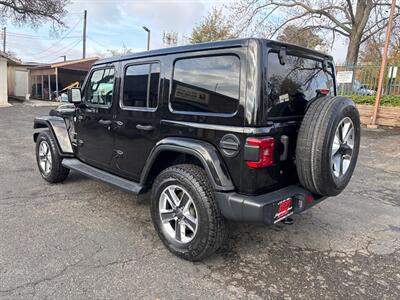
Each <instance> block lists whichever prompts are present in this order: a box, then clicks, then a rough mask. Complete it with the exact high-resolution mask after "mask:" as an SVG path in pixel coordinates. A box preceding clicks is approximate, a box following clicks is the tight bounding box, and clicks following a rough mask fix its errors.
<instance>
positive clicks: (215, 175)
mask: <svg viewBox="0 0 400 300" xmlns="http://www.w3.org/2000/svg"><path fill="white" fill-rule="evenodd" d="M163 151H175V152H179V153H184V154H190V155H193V156H195V157H196V158H198V159H199V160H200V161H201V163H202V165H203V167H204V169H205V170H206V172H207V175H208V176H209V178H210V180H211V183H212V184H213V187H214V188H215V190H217V191H224V192H226V191H233V190H234V189H235V187H234V185H233V183H232V180H231V178H230V175H229V172H228V169H227V168H226V166H225V164H224V162H223V160H222V158H221V157H220V154H219V153H218V150H217V149H216V148H215V147H214V146H213V145H211V144H210V143H207V142H205V141H199V140H195V139H191V138H181V137H168V138H164V139H162V140H161V141H159V142H158V143H157V144H156V145H155V147H154V148H153V150H152V151H151V153H150V155H149V158H148V159H147V161H146V164H145V166H144V168H143V171H142V174H141V176H140V184H141V185H145V183H146V181H147V178H148V175H149V173H150V170H151V168H152V166H153V164H154V162H155V161H156V160H157V157H158V155H159V154H160V153H162V152H163Z"/></svg>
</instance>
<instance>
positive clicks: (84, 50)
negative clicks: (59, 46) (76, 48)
mask: <svg viewBox="0 0 400 300" xmlns="http://www.w3.org/2000/svg"><path fill="white" fill-rule="evenodd" d="M86 23H87V10H86V9H85V12H84V14H83V37H82V39H83V50H82V58H86Z"/></svg>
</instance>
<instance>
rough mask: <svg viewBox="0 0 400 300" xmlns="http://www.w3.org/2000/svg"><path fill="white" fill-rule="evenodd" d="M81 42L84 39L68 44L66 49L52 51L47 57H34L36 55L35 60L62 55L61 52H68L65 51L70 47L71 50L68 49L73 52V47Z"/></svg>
mask: <svg viewBox="0 0 400 300" xmlns="http://www.w3.org/2000/svg"><path fill="white" fill-rule="evenodd" d="M81 41H82V39H81V38H80V39H79V40H77V41H73V42H72V43H70V44H68V45H66V46H64V47H62V48H58V49H54V51H52V52H50V53H47V54H45V55H40V56H34V55H33V57H34V59H37V60H41V59H43V58H46V57H49V56H55V55H56V54H58V53H60V52H62V51H66V50H65V49H66V48H68V47H70V48H69V49H68V51H69V50H71V49H72V48H73V47H75V46H76V45H78V44H79V43H80V42H81Z"/></svg>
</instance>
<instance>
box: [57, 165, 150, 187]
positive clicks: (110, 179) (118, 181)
mask: <svg viewBox="0 0 400 300" xmlns="http://www.w3.org/2000/svg"><path fill="white" fill-rule="evenodd" d="M62 165H63V166H64V167H66V168H68V169H71V170H74V171H77V172H79V173H82V174H83V175H86V176H88V177H91V178H93V179H96V180H99V181H102V182H105V183H109V184H111V185H114V186H116V187H119V188H121V189H123V190H125V191H128V192H131V193H134V194H139V193H140V192H142V190H143V187H142V186H141V185H140V184H139V183H137V182H133V181H130V180H127V179H125V178H121V177H119V176H116V175H113V174H110V173H108V172H106V171H103V170H100V169H98V168H95V167H92V166H90V165H88V164H86V163H84V162H81V161H80V160H78V159H76V158H64V159H63V160H62Z"/></svg>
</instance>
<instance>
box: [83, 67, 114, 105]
mask: <svg viewBox="0 0 400 300" xmlns="http://www.w3.org/2000/svg"><path fill="white" fill-rule="evenodd" d="M113 90H114V69H113V68H106V69H100V70H96V71H94V72H93V73H92V76H91V77H90V81H89V84H88V87H87V89H86V97H85V99H86V100H85V102H86V103H88V104H93V105H104V106H108V107H110V106H111V102H112V97H113Z"/></svg>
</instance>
